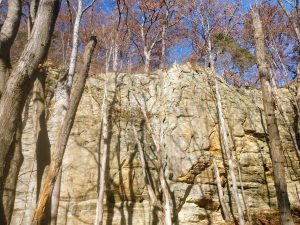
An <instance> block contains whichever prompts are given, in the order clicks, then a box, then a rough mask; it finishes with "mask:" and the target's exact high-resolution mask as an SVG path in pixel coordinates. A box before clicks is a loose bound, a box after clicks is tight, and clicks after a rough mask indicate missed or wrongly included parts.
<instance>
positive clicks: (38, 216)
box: [32, 37, 97, 225]
mask: <svg viewBox="0 0 300 225" xmlns="http://www.w3.org/2000/svg"><path fill="white" fill-rule="evenodd" d="M96 43H97V41H96V37H92V38H91V40H90V41H89V43H88V44H87V46H86V48H85V51H84V55H83V61H84V62H83V66H82V70H81V71H80V73H78V74H76V75H77V76H76V75H75V79H74V85H73V87H72V90H71V97H70V102H69V105H68V109H67V112H66V115H65V118H64V121H63V123H62V125H61V128H60V131H59V135H58V139H57V141H56V144H55V146H54V147H53V148H54V149H53V151H52V152H53V155H52V157H51V163H50V167H49V170H48V174H47V178H46V180H45V184H44V187H43V190H42V192H41V194H40V197H39V201H38V204H37V208H36V210H35V216H34V221H33V222H32V224H36V225H40V224H41V221H42V220H43V217H44V212H45V207H46V205H47V203H48V201H49V200H50V197H51V194H52V191H53V188H54V185H55V180H56V178H57V176H58V174H59V171H60V169H61V164H62V160H63V156H64V153H65V149H66V146H67V142H68V139H69V135H70V132H71V129H72V126H73V123H74V119H75V116H76V111H77V108H78V105H79V102H80V99H81V96H82V93H83V90H84V86H85V82H86V79H87V76H88V71H89V67H90V63H91V58H92V54H93V51H94V49H95V46H96Z"/></svg>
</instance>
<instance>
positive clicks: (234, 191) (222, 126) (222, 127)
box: [208, 39, 245, 225]
mask: <svg viewBox="0 0 300 225" xmlns="http://www.w3.org/2000/svg"><path fill="white" fill-rule="evenodd" d="M208 49H209V61H210V66H211V69H212V71H213V73H214V75H213V76H214V82H215V91H216V100H217V110H218V117H219V127H220V135H221V137H222V138H221V140H222V143H223V147H224V153H225V155H226V157H227V162H228V167H229V172H230V176H231V181H232V195H233V198H234V201H235V203H236V207H237V211H238V215H239V222H240V225H244V224H245V219H244V213H243V209H242V205H241V201H240V198H239V194H238V188H237V181H236V175H235V171H234V165H233V160H232V154H231V151H230V149H229V144H228V137H227V130H226V125H225V119H224V114H223V107H222V98H221V94H220V91H219V83H218V81H217V77H216V76H217V74H216V71H215V65H214V64H215V60H214V59H213V56H212V46H211V42H210V39H209V41H208Z"/></svg>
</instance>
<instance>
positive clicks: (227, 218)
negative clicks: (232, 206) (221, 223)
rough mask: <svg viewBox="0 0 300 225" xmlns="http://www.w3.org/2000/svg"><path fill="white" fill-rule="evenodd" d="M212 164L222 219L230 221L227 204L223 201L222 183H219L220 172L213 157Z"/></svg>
mask: <svg viewBox="0 0 300 225" xmlns="http://www.w3.org/2000/svg"><path fill="white" fill-rule="evenodd" d="M213 165H214V173H215V177H216V183H217V189H218V194H219V199H220V204H221V207H222V210H223V214H224V219H225V221H226V222H228V221H230V211H229V206H228V205H227V204H226V202H225V198H224V193H223V188H222V183H221V178H220V173H219V169H218V166H217V163H216V160H215V158H213Z"/></svg>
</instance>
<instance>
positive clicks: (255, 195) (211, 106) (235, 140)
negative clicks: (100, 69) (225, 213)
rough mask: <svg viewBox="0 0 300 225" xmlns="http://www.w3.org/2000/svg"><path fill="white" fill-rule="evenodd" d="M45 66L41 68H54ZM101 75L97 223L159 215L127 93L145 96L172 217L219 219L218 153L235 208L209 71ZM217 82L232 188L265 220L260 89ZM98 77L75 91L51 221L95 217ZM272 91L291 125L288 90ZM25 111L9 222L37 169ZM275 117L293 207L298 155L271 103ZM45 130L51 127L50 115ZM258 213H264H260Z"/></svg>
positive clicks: (267, 176) (136, 224)
mask: <svg viewBox="0 0 300 225" xmlns="http://www.w3.org/2000/svg"><path fill="white" fill-rule="evenodd" d="M50 73H51V74H49V75H48V76H54V75H55V74H56V73H57V72H56V71H55V70H53V71H52V72H50ZM53 74H54V75H53ZM108 77H109V79H108V80H109V81H108V91H109V103H110V105H109V115H110V117H109V128H110V134H109V143H110V145H109V146H110V148H109V152H110V157H109V158H110V162H109V165H108V171H109V172H108V174H107V177H106V182H107V185H106V198H105V202H106V208H105V222H104V224H106V225H118V224H127V225H144V224H155V221H156V220H157V218H155V214H153V212H152V210H151V206H150V203H149V199H148V195H147V191H146V189H145V185H144V180H143V176H142V170H141V164H140V159H139V157H140V156H139V154H138V150H137V147H136V143H135V140H134V138H133V133H132V129H131V127H132V126H133V125H134V126H136V128H137V129H138V131H139V134H140V136H141V139H142V140H143V147H144V150H145V152H146V154H147V163H148V168H149V171H151V174H152V179H153V183H154V185H155V186H156V187H158V185H157V182H158V181H157V172H156V169H155V156H154V155H153V153H152V151H151V148H153V143H152V140H151V138H150V137H149V134H148V133H147V130H146V129H145V125H144V123H143V120H142V117H141V114H140V110H139V106H138V104H137V103H136V101H135V98H134V97H133V93H135V94H136V96H138V98H139V100H140V101H141V102H143V103H145V105H146V108H147V111H148V115H149V118H150V119H151V123H152V127H153V128H154V131H155V134H156V136H157V137H160V140H161V143H162V149H163V152H164V155H163V159H164V162H165V167H166V175H167V178H168V183H169V188H170V191H171V194H172V202H173V208H174V210H173V216H174V218H175V219H176V221H175V223H174V224H185V225H193V224H197V225H199V224H222V223H224V221H223V218H222V213H221V208H220V204H219V199H218V193H217V188H216V183H215V177H214V173H213V165H212V157H214V158H216V160H217V163H218V167H219V170H220V173H221V179H222V184H223V188H224V193H225V195H226V196H225V197H226V201H227V202H228V203H229V205H230V206H231V208H232V212H233V213H236V208H235V204H234V201H233V200H232V198H231V197H230V191H229V190H230V186H231V182H230V176H229V175H227V166H226V160H224V158H223V156H222V153H221V146H220V141H219V133H218V120H217V110H216V102H215V96H214V86H213V82H212V77H211V73H210V72H209V71H207V70H205V69H203V68H192V67H191V66H190V65H184V66H176V65H175V66H173V68H171V69H170V70H168V71H158V72H157V73H153V74H149V75H143V74H132V75H129V74H112V73H111V74H109V75H108ZM218 82H219V83H220V88H221V95H222V98H223V99H222V103H223V109H224V113H225V120H226V123H227V128H228V131H229V140H230V147H231V150H232V154H233V157H234V159H235V166H236V174H238V165H239V167H240V175H241V181H242V186H241V183H240V182H239V191H240V193H239V194H240V197H241V199H242V195H241V188H242V187H243V189H244V193H245V195H244V204H243V206H244V207H245V204H246V205H247V206H248V208H249V211H250V212H251V214H253V215H256V216H254V217H253V220H254V221H255V222H254V223H256V224H260V223H263V222H262V220H264V219H265V220H269V221H268V222H270V221H271V220H274V224H275V223H276V216H274V215H276V211H274V210H275V209H276V196H275V188H274V183H273V176H272V164H271V160H270V155H269V147H268V143H267V135H266V130H265V121H264V113H263V106H262V101H261V93H260V91H259V90H256V89H244V88H236V87H233V86H229V85H227V84H226V83H225V82H224V80H222V79H221V78H220V79H219V80H218ZM103 85H104V82H103V76H102V77H101V76H99V77H94V78H89V79H88V81H87V85H86V88H85V92H84V95H83V97H82V99H81V103H80V106H79V109H78V112H77V116H76V120H75V123H74V127H73V129H72V133H71V136H70V139H69V142H68V146H67V150H66V154H65V157H64V161H63V168H62V171H63V173H62V183H61V195H60V207H59V215H58V225H63V224H68V225H76V224H78V225H79V224H93V222H94V219H95V209H96V196H97V174H98V167H99V165H98V162H99V157H98V152H99V140H100V117H101V115H100V108H101V103H102V93H103ZM280 96H281V100H282V101H283V102H284V104H285V108H286V110H287V113H288V115H289V117H290V119H291V121H292V122H293V125H294V126H295V129H297V125H298V124H297V123H298V118H297V116H296V114H295V113H294V108H293V105H292V103H291V102H292V99H293V96H292V94H291V92H290V91H289V90H287V89H283V88H282V89H280ZM31 111H32V105H31V104H30V105H29V114H28V115H29V117H28V119H27V123H26V127H25V128H24V135H23V154H24V157H25V161H24V164H23V166H22V169H21V173H20V176H19V183H18V189H17V199H16V203H15V210H14V215H13V220H12V224H20V222H21V221H23V222H24V208H26V207H28V202H29V201H30V196H31V192H30V191H31V190H30V188H29V183H30V182H29V181H30V179H33V178H32V177H33V176H32V174H34V172H35V171H34V170H33V172H31V171H32V168H33V166H32V165H33V159H34V155H35V154H34V149H35V144H34V138H33V133H32V119H31V117H30V114H31ZM49 117H51V104H50V111H49ZM277 118H278V124H279V129H280V135H281V138H282V143H283V147H284V155H285V163H286V179H287V183H288V191H289V197H290V201H291V204H292V207H293V208H294V209H296V208H297V207H298V205H299V201H300V200H299V191H298V190H299V189H300V183H299V175H300V170H299V169H300V168H299V163H298V160H297V157H296V154H295V152H294V149H293V145H292V142H291V138H290V136H289V134H288V130H287V129H286V127H285V126H284V123H283V120H282V116H281V115H280V114H279V113H277ZM48 130H49V131H51V124H49V126H48ZM224 165H225V167H224ZM227 176H228V179H227ZM30 177H31V178H30ZM28 190H29V193H27V192H28ZM158 191H159V190H158ZM259 214H261V215H262V216H261V217H260V218H258V216H257V215H259ZM268 215H271V216H269V217H268ZM262 218H263V219H262ZM268 218H271V219H268ZM153 221H154V222H153Z"/></svg>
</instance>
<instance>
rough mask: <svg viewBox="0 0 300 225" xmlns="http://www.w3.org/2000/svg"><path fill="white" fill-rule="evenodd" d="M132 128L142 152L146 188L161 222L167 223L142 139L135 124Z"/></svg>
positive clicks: (139, 149)
mask: <svg viewBox="0 0 300 225" xmlns="http://www.w3.org/2000/svg"><path fill="white" fill-rule="evenodd" d="M132 129H133V134H134V138H135V141H136V143H137V147H138V151H139V153H140V158H141V164H142V171H143V176H144V182H145V185H146V188H147V191H148V196H149V198H150V201H151V205H152V207H153V208H154V209H157V217H158V218H159V221H160V223H161V224H165V214H164V212H163V210H164V209H163V206H162V204H161V202H159V200H158V199H157V197H156V195H155V191H154V189H153V187H152V185H151V183H150V179H149V177H148V173H147V169H146V162H145V155H144V151H143V147H142V144H141V141H140V140H139V138H138V134H137V131H136V129H135V126H134V125H132Z"/></svg>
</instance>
